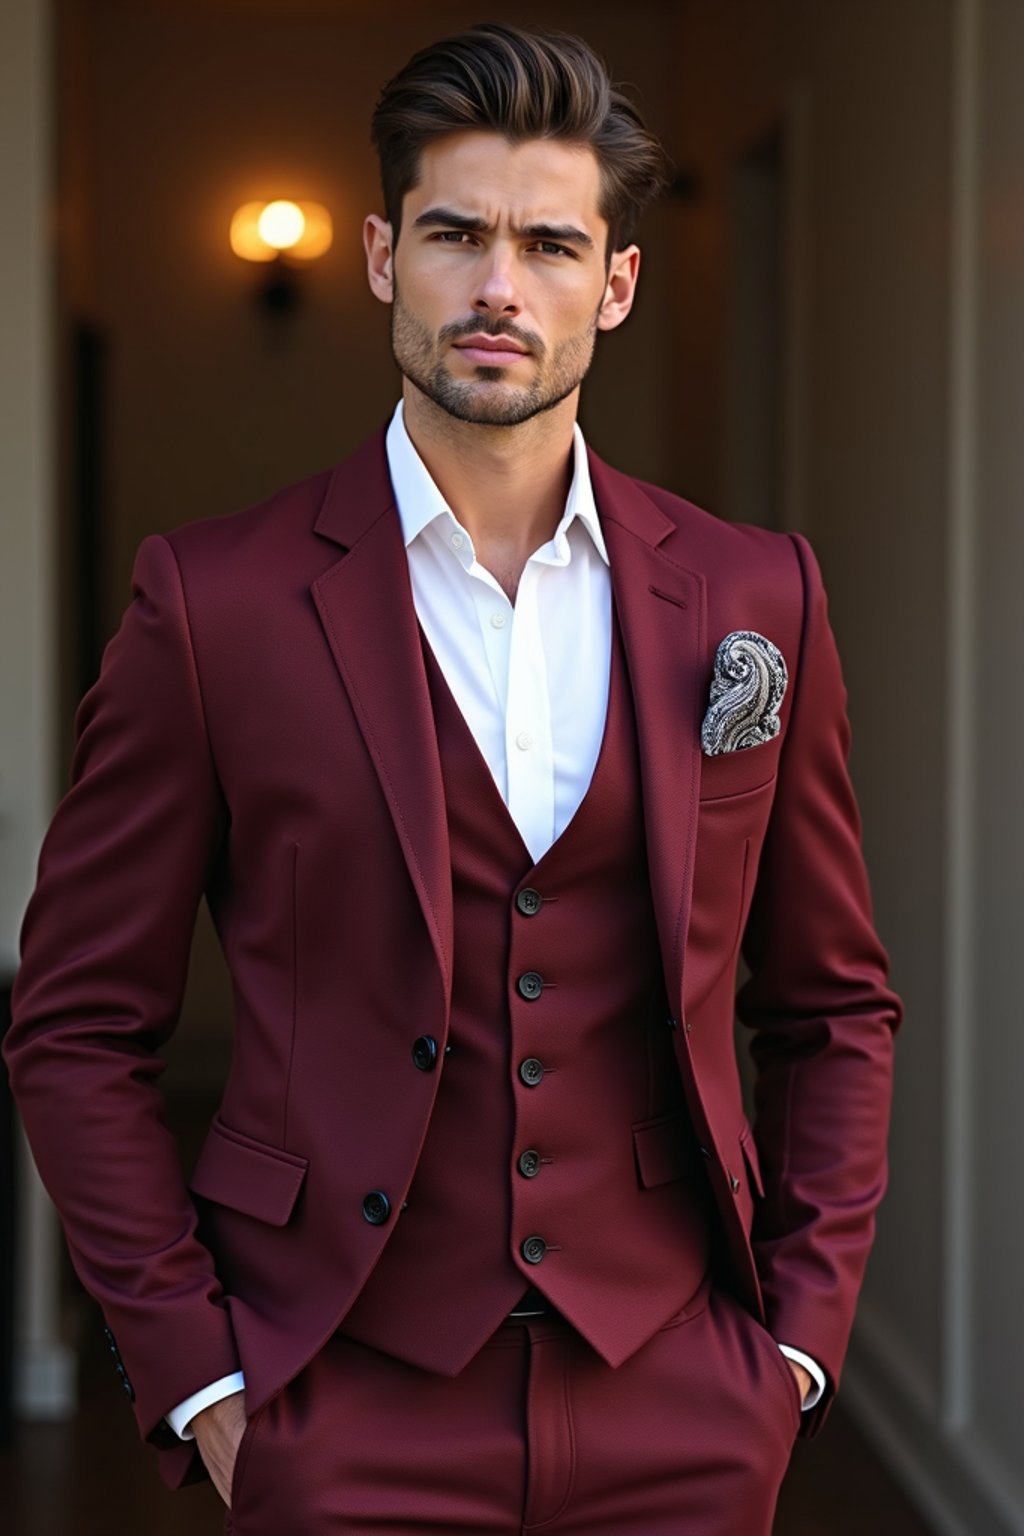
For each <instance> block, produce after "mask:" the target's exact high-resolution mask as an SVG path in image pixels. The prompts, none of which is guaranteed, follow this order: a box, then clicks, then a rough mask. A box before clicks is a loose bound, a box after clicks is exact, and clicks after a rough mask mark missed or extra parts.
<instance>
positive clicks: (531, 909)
mask: <svg viewBox="0 0 1024 1536" xmlns="http://www.w3.org/2000/svg"><path fill="white" fill-rule="evenodd" d="M542 904H543V903H542V901H541V897H540V893H539V892H538V891H535V890H533V888H532V887H531V886H529V885H528V886H525V887H524V888H523V890H521V891H519V892H518V893H517V895H516V906H517V907H518V908H519V910H520V912H521V913H522V914H523V916H524V917H534V916H535V915H536V914H537V913H538V912H539V911H540V909H541V906H542Z"/></svg>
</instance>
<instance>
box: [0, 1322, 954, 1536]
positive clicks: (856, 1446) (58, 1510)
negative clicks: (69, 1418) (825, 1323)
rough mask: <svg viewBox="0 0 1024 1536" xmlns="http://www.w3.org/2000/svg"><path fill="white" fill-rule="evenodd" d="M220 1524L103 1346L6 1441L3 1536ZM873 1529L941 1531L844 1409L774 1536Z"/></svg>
mask: <svg viewBox="0 0 1024 1536" xmlns="http://www.w3.org/2000/svg"><path fill="white" fill-rule="evenodd" d="M222 1525H223V1509H222V1507H221V1505H220V1501H219V1500H218V1498H217V1495H216V1493H215V1492H214V1490H213V1488H212V1486H211V1485H210V1484H208V1483H204V1484H200V1485H198V1486H195V1487H192V1488H186V1489H183V1490H181V1491H180V1492H178V1493H173V1494H172V1493H171V1492H170V1491H169V1490H168V1489H167V1488H165V1486H164V1485H163V1483H162V1482H161V1481H160V1479H159V1477H158V1474H157V1472H156V1458H155V1456H154V1455H153V1453H152V1452H151V1451H149V1450H148V1448H146V1447H144V1446H141V1445H140V1444H139V1441H138V1439H137V1437H136V1433H135V1422H134V1419H133V1417H132V1414H131V1410H130V1409H129V1407H128V1406H127V1404H126V1402H125V1399H124V1397H123V1396H122V1394H121V1392H120V1389H119V1388H118V1387H117V1385H116V1381H115V1378H114V1375H113V1372H112V1371H111V1370H110V1366H109V1361H108V1357H107V1356H106V1353H105V1351H102V1350H101V1349H100V1347H99V1346H97V1348H96V1349H95V1351H94V1353H92V1354H91V1355H90V1357H89V1358H88V1359H86V1360H85V1362H84V1364H83V1380H82V1412H81V1413H80V1414H79V1416H78V1418H77V1419H76V1420H75V1421H74V1423H72V1424H68V1425H45V1426H44V1425H33V1426H23V1427H21V1428H20V1429H19V1430H18V1431H17V1433H16V1438H15V1442H14V1444H13V1445H11V1446H7V1447H3V1448H0V1533H2V1536H220V1532H221V1530H222ZM866 1531H869V1532H870V1533H871V1536H935V1533H934V1532H933V1531H932V1530H931V1528H930V1527H929V1526H927V1525H925V1524H924V1523H923V1522H922V1521H921V1519H920V1518H919V1517H918V1516H917V1515H916V1514H915V1513H914V1511H913V1510H912V1509H911V1507H910V1506H909V1504H908V1503H907V1502H906V1500H905V1499H904V1498H903V1496H902V1495H901V1493H900V1492H899V1490H898V1489H897V1488H896V1486H895V1485H894V1483H893V1482H892V1480H891V1478H890V1477H889V1476H888V1474H887V1473H886V1472H885V1470H884V1468H883V1467H882V1466H881V1465H880V1464H879V1462H878V1461H877V1459H876V1458H875V1457H874V1455H873V1454H872V1453H871V1451H870V1449H869V1448H868V1446H867V1445H866V1444H865V1442H864V1440H863V1438H862V1436H861V1435H860V1434H859V1433H858V1431H857V1430H856V1428H855V1427H854V1425H853V1424H852V1423H851V1421H850V1420H849V1418H848V1417H847V1416H846V1415H844V1414H843V1412H842V1408H841V1406H839V1405H837V1407H836V1409H835V1411H834V1412H833V1414H832V1416H831V1418H830V1419H829V1422H828V1425H827V1426H826V1428H825V1430H824V1432H823V1433H822V1434H821V1435H819V1436H818V1438H817V1439H816V1440H815V1441H813V1442H812V1443H810V1444H805V1443H803V1442H798V1443H797V1447H796V1451H795V1453H794V1458H793V1464H792V1466H791V1468H790V1471H789V1474H788V1475H787V1478H786V1482H785V1484H784V1486H783V1491H782V1498H781V1500H780V1504H779V1513H778V1518H777V1520H776V1523H775V1536H864V1533H865V1532H866ZM281 1536H288V1533H287V1532H285V1531H282V1532H281ZM623 1536H628V1533H627V1532H623Z"/></svg>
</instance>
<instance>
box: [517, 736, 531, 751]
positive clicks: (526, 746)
mask: <svg viewBox="0 0 1024 1536" xmlns="http://www.w3.org/2000/svg"><path fill="white" fill-rule="evenodd" d="M516 746H517V747H518V748H519V750H520V752H529V750H530V748H531V747H532V746H533V737H532V736H531V735H530V733H529V731H520V732H519V735H518V736H517V737H516Z"/></svg>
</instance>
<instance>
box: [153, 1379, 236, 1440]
mask: <svg viewBox="0 0 1024 1536" xmlns="http://www.w3.org/2000/svg"><path fill="white" fill-rule="evenodd" d="M244 1390H245V1377H244V1376H243V1374H242V1372H241V1371H233V1372H232V1374H231V1375H230V1376H221V1377H220V1379H219V1380H218V1381H211V1383H210V1385H209V1386H208V1387H200V1389H199V1391H198V1392H193V1393H192V1396H191V1397H186V1399H185V1401H184V1402H183V1403H179V1404H178V1406H177V1408H172V1409H171V1411H170V1413H169V1414H167V1422H168V1424H169V1425H170V1426H171V1428H172V1429H173V1430H174V1433H175V1434H176V1435H177V1436H178V1439H179V1440H194V1439H195V1435H194V1434H193V1433H192V1430H191V1429H190V1428H189V1426H190V1424H191V1422H192V1420H193V1419H194V1418H195V1416H196V1414H197V1413H202V1411H203V1409H204V1408H209V1406H210V1404H211V1403H219V1402H220V1400H221V1398H222V1397H230V1396H231V1395H232V1393H234V1392H244Z"/></svg>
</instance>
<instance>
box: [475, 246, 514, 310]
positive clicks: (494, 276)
mask: <svg viewBox="0 0 1024 1536" xmlns="http://www.w3.org/2000/svg"><path fill="white" fill-rule="evenodd" d="M522 307H523V305H522V299H521V298H520V295H519V290H518V288H517V286H516V282H515V274H514V272H513V269H512V260H511V257H510V256H509V255H508V254H507V253H504V252H500V251H492V252H489V253H488V255H487V257H486V259H485V262H484V264H483V269H482V270H481V271H480V274H479V280H478V283H477V289H476V294H475V296H474V299H473V308H474V309H475V310H476V311H477V313H478V314H495V315H497V314H502V315H517V314H518V313H519V311H520V310H521V309H522Z"/></svg>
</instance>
